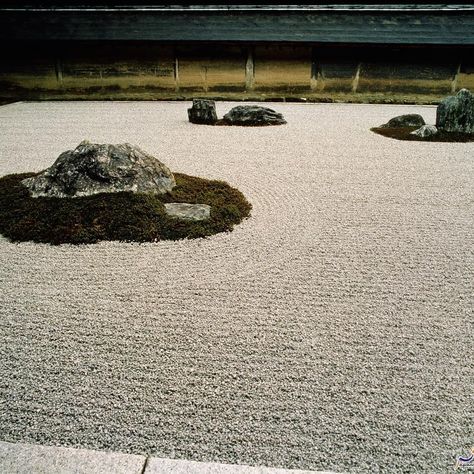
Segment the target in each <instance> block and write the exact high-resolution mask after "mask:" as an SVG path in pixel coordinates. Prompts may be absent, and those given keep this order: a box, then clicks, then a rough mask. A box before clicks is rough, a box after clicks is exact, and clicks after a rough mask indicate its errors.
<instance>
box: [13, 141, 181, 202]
mask: <svg viewBox="0 0 474 474" xmlns="http://www.w3.org/2000/svg"><path fill="white" fill-rule="evenodd" d="M22 184H23V185H24V186H26V187H27V188H28V189H29V190H30V192H31V195H32V196H33V197H40V196H49V197H77V196H90V195H92V194H98V193H118V192H121V191H130V192H134V193H153V194H163V193H166V192H167V191H171V189H172V188H173V186H175V184H176V182H175V179H174V176H173V174H172V173H171V171H170V170H169V169H168V167H167V166H165V165H164V164H163V163H161V161H158V160H157V159H156V158H154V157H153V156H151V155H149V154H148V153H145V152H144V151H143V150H140V148H138V147H137V146H134V145H130V144H128V143H124V144H121V145H108V144H105V145H98V144H95V143H90V142H88V141H83V142H81V143H80V144H79V146H78V147H77V148H76V149H75V150H69V151H65V152H64V153H61V155H59V157H58V159H57V160H56V161H55V162H54V164H53V165H52V166H51V167H50V168H48V169H46V170H45V171H43V172H42V173H40V174H38V175H36V176H34V177H32V178H27V179H24V180H23V181H22Z"/></svg>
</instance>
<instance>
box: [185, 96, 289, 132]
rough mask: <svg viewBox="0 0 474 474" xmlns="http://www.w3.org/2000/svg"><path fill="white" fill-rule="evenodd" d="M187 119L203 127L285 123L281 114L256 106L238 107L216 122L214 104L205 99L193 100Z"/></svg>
mask: <svg viewBox="0 0 474 474" xmlns="http://www.w3.org/2000/svg"><path fill="white" fill-rule="evenodd" d="M188 118H189V121H190V122H192V123H197V124H204V125H215V124H218V125H240V126H264V125H283V124H285V123H286V120H285V119H284V118H283V115H282V114H280V113H278V112H275V111H274V110H273V109H269V108H268V107H260V106H258V105H239V106H237V107H234V108H233V109H231V110H229V112H227V113H226V114H225V115H224V118H223V119H222V120H218V119H217V114H216V104H215V102H214V101H213V100H207V99H193V106H192V107H191V108H190V109H188Z"/></svg>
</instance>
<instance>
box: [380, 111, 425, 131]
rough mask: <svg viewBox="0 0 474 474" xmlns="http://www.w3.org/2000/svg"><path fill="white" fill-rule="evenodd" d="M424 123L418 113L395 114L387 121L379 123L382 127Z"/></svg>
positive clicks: (412, 125)
mask: <svg viewBox="0 0 474 474" xmlns="http://www.w3.org/2000/svg"><path fill="white" fill-rule="evenodd" d="M423 125H425V121H424V120H423V117H422V116H421V115H419V114H405V115H397V116H396V117H393V118H392V119H390V120H389V121H388V122H387V123H385V124H383V125H381V127H383V128H403V127H422V126H423Z"/></svg>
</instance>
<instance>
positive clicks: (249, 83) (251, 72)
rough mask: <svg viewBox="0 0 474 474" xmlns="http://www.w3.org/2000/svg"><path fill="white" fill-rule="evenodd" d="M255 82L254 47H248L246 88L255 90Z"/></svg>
mask: <svg viewBox="0 0 474 474" xmlns="http://www.w3.org/2000/svg"><path fill="white" fill-rule="evenodd" d="M254 82H255V64H254V60H253V49H252V48H248V50H247V61H246V63H245V90H247V91H251V90H253V85H254Z"/></svg>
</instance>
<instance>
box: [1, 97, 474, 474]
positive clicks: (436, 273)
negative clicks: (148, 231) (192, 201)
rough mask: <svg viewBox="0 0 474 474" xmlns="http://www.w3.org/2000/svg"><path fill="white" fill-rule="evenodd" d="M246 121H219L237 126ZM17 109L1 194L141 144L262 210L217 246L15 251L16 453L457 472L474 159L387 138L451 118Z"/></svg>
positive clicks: (11, 311)
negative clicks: (37, 449)
mask: <svg viewBox="0 0 474 474" xmlns="http://www.w3.org/2000/svg"><path fill="white" fill-rule="evenodd" d="M234 105H235V104H233V103H218V114H219V115H220V116H222V115H223V114H224V113H225V112H226V111H227V110H229V109H230V108H231V107H232V106H234ZM268 105H269V106H270V107H273V108H275V109H276V110H277V111H280V112H282V113H283V114H284V116H285V118H286V119H287V121H288V125H286V126H282V127H265V128H241V127H235V128H233V127H208V126H199V125H193V124H190V123H188V122H187V114H186V108H187V107H189V103H182V102H177V103H161V102H156V103H154V102H64V103H60V102H56V103H54V102H49V103H48V102H45V103H17V104H11V105H7V106H3V107H0V137H1V140H0V175H4V174H8V173H16V172H26V171H34V170H41V169H44V168H45V167H47V166H49V165H50V164H51V163H52V162H53V161H54V160H55V159H56V157H57V156H58V155H59V154H60V153H61V152H62V151H64V150H67V149H71V148H74V147H75V146H77V144H78V143H79V142H80V141H81V140H83V139H88V140H90V141H95V142H112V143H121V142H127V141H128V142H130V143H134V144H137V145H139V146H140V147H142V148H143V149H144V150H146V151H148V152H150V153H152V154H154V155H155V156H157V157H158V158H159V159H160V160H162V161H163V162H165V163H166V164H168V165H169V166H170V168H171V169H172V170H174V171H180V172H185V173H188V174H192V175H198V176H203V177H207V178H217V179H223V180H226V181H228V182H229V183H231V184H232V185H234V186H236V187H238V188H239V189H240V190H241V191H243V192H244V194H245V195H246V196H247V198H248V199H249V200H250V201H251V202H252V204H253V206H254V208H253V212H252V217H251V218H250V219H248V220H246V221H245V222H244V223H243V224H241V225H240V226H238V227H237V228H236V229H235V231H234V232H232V233H229V234H221V235H217V236H214V237H212V238H210V239H206V240H195V241H180V242H161V243H157V244H144V245H138V244H137V245H133V244H125V243H115V242H114V243H110V242H109V243H101V244H97V245H91V246H79V247H74V246H58V247H53V246H48V245H37V244H32V243H22V244H12V243H9V242H8V241H6V240H5V239H3V238H2V239H1V240H0V285H1V286H0V288H1V293H0V439H1V440H3V441H11V442H14V441H21V442H32V443H43V444H51V445H63V446H73V447H82V448H92V449H112V450H120V451H126V452H131V453H137V454H140V453H148V454H153V455H155V456H159V457H166V458H169V457H171V458H174V457H175V458H187V459H194V460H199V461H217V462H230V463H245V464H251V465H267V466H273V467H286V468H299V469H326V470H334V471H350V472H367V473H368V472H370V473H376V472H394V473H398V472H400V473H401V472H404V473H405V472H445V471H447V470H449V469H451V468H452V467H453V466H454V461H455V455H456V454H460V453H463V452H464V453H466V452H467V448H469V447H470V446H471V444H472V440H473V436H474V429H473V427H474V403H473V398H472V395H473V393H474V356H473V350H472V340H473V335H474V328H473V308H474V305H473V303H474V296H473V294H474V291H473V290H474V284H473V281H474V280H473V276H474V250H473V237H474V226H473V211H474V153H473V151H474V143H462V144H452V143H418V142H416V143H414V142H401V141H396V140H391V139H388V138H384V137H382V136H380V135H375V134H373V133H371V132H370V131H369V128H370V127H371V126H377V125H380V124H381V123H385V122H387V120H388V119H390V118H391V117H393V116H395V115H398V114H401V113H421V114H422V115H423V116H424V117H425V120H427V122H428V123H430V122H434V117H435V108H433V107H419V106H385V105H384V106H381V105H376V106H375V105H374V106H372V105H324V104H323V105H311V104H285V103H277V104H268Z"/></svg>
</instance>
